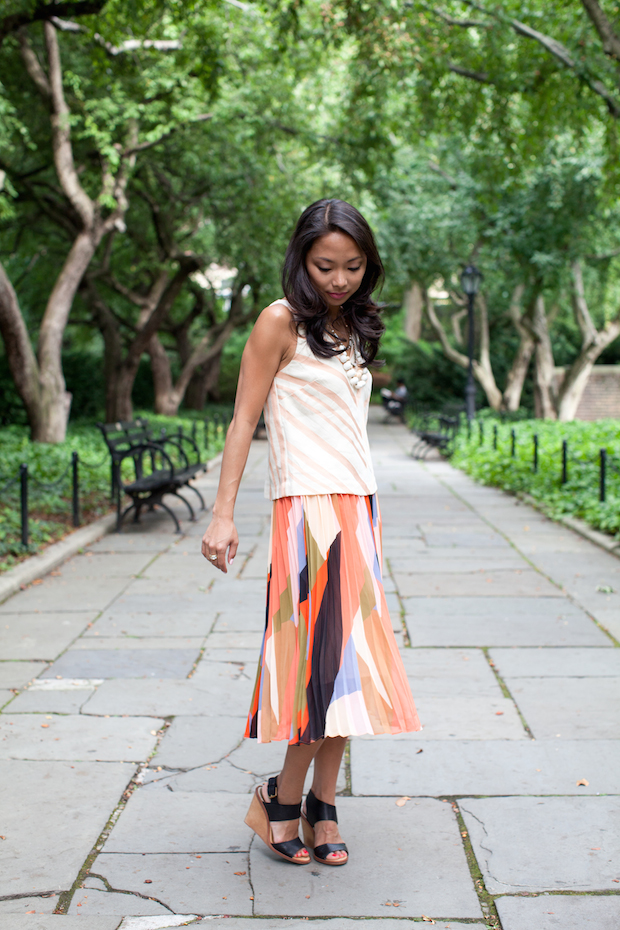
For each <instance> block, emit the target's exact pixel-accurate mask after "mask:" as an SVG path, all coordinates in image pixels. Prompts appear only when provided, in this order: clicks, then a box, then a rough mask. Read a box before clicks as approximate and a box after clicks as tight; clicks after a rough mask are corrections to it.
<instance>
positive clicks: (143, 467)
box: [97, 418, 207, 533]
mask: <svg viewBox="0 0 620 930" xmlns="http://www.w3.org/2000/svg"><path fill="white" fill-rule="evenodd" d="M97 426H98V427H99V429H100V430H101V432H102V434H103V438H104V441H105V444H106V446H107V447H108V451H109V453H110V457H111V460H112V495H113V499H115V500H116V532H117V533H118V532H120V529H121V525H122V522H123V520H124V519H125V517H126V516H127V514H128V513H130V512H131V511H132V510H133V512H134V516H133V519H134V523H138V522H139V520H140V514H141V512H142V510H143V509H144V508H147V509H148V510H153V509H154V507H155V506H156V505H158V506H160V507H162V508H163V509H164V510H165V511H166V512H167V513H169V514H170V516H171V517H172V519H173V520H174V524H175V527H176V532H177V533H180V532H181V526H180V524H179V521H178V519H177V516H176V514H175V513H174V511H172V510H171V509H170V507H168V506H167V505H166V504H165V503H164V501H163V498H164V496H165V495H166V494H172V495H173V496H174V497H178V498H179V500H182V501H183V503H184V504H185V506H186V507H187V509H188V511H189V516H190V520H195V519H196V515H195V513H194V509H193V507H192V505H191V504H190V502H189V501H188V500H187V498H185V497H183V495H181V494H179V490H180V489H181V488H184V487H186V488H189V489H190V490H191V491H193V492H194V494H196V495H197V497H198V499H199V501H200V506H201V509H202V510H204V509H205V506H206V505H205V502H204V499H203V497H202V494H201V493H200V491H199V490H198V488H195V487H194V486H193V485H191V484H190V481H191V480H192V479H193V478H195V477H196V475H199V474H200V473H201V472H204V471H206V468H207V465H206V462H201V461H200V451H199V449H198V446H197V445H196V443H195V441H194V440H193V439H192V437H191V436H188V435H186V434H185V433H183V430H182V429H179V430H178V431H177V432H176V433H170V434H168V433H167V432H166V431H165V430H163V429H162V431H161V433H160V434H159V436H154V435H153V433H152V431H151V429H150V427H149V422H148V420H146V419H144V418H140V419H137V420H131V421H121V422H118V423H98V424H97ZM128 459H129V460H130V462H131V465H132V467H131V472H132V473H131V475H128V474H127V469H126V468H125V469H123V467H122V466H123V462H125V461H126V460H128ZM127 479H129V480H127ZM125 494H126V495H127V496H128V497H129V498H131V503H130V504H129V505H128V506H127V507H126V508H125V509H124V510H123V509H122V502H123V497H124V495H125Z"/></svg>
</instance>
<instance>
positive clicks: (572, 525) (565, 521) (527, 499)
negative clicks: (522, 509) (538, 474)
mask: <svg viewBox="0 0 620 930" xmlns="http://www.w3.org/2000/svg"><path fill="white" fill-rule="evenodd" d="M517 497H518V498H519V499H520V500H522V501H523V502H524V503H526V504H529V505H530V506H531V507H533V508H534V509H535V510H538V511H539V512H540V513H543V514H544V515H545V516H546V517H549V519H550V520H553V521H554V522H555V523H561V524H562V525H563V526H566V527H568V529H569V530H573V531H574V532H575V533H579V535H580V536H583V537H584V539H587V540H588V541H589V542H591V543H594V545H595V546H598V547H599V548H600V549H605V551H606V552H609V554H610V555H615V556H616V558H618V559H620V542H619V541H618V540H617V539H614V538H613V536H608V535H607V534H606V533H601V532H600V531H599V530H595V529H593V528H592V527H591V526H588V524H587V523H586V522H585V521H584V520H579V519H578V517H552V516H551V514H549V513H547V509H546V507H545V506H544V505H543V504H541V502H540V501H537V500H536V499H535V498H534V497H531V495H529V494H523V493H521V494H518V495H517Z"/></svg>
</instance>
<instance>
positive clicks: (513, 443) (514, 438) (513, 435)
mask: <svg viewBox="0 0 620 930" xmlns="http://www.w3.org/2000/svg"><path fill="white" fill-rule="evenodd" d="M516 442H517V434H516V433H515V431H514V430H513V429H511V430H510V456H511V458H514V457H515V447H516Z"/></svg>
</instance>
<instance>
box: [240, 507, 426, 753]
mask: <svg viewBox="0 0 620 930" xmlns="http://www.w3.org/2000/svg"><path fill="white" fill-rule="evenodd" d="M381 565H382V559H381V518H380V513H379V504H378V501H377V497H376V495H371V496H369V497H360V496H358V495H355V494H318V495H312V496H308V497H302V496H300V497H282V498H279V499H277V500H275V501H274V503H273V511H272V520H271V542H270V560H269V573H268V580H267V616H266V624H265V632H264V636H263V643H262V648H261V653H260V659H259V664H258V673H257V676H256V683H255V687H254V695H253V698H252V704H251V707H250V713H249V716H248V723H247V727H246V731H245V736H247V737H250V738H254V739H256V740H258V742H261V743H269V742H271V741H272V740H288V741H289V743H291V744H292V745H296V744H298V743H312V742H314V741H315V740H318V739H322V738H323V737H325V736H353V735H355V736H361V735H364V734H371V733H372V734H376V733H400V732H403V731H413V730H420V729H421V725H420V721H419V719H418V715H417V712H416V709H415V704H414V701H413V697H412V695H411V690H410V688H409V683H408V681H407V676H406V674H405V669H404V667H403V663H402V659H401V657H400V653H399V651H398V646H397V644H396V639H395V637H394V632H393V630H392V623H391V620H390V616H389V613H388V609H387V604H386V600H385V593H384V590H383V582H382V578H381Z"/></svg>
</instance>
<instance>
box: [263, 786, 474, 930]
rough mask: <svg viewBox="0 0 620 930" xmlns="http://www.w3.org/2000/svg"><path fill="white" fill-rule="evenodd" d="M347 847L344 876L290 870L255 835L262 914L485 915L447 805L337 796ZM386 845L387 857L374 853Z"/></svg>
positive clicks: (323, 871) (322, 870) (311, 869)
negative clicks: (401, 804)
mask: <svg viewBox="0 0 620 930" xmlns="http://www.w3.org/2000/svg"><path fill="white" fill-rule="evenodd" d="M338 816H339V824H340V828H341V831H342V835H343V836H344V837H345V839H346V842H347V846H348V847H349V853H350V861H349V862H348V863H347V866H346V873H347V874H346V876H345V875H342V878H341V877H340V875H341V873H338V877H336V876H335V875H334V874H333V871H336V870H333V871H332V870H328V869H327V868H325V867H320V866H319V867H317V868H315V867H314V866H310V867H309V868H296V869H294V870H293V869H287V870H286V871H285V870H284V869H283V868H282V864H281V863H280V862H278V861H276V857H275V856H274V855H273V853H270V852H269V850H268V849H267V848H266V847H265V846H264V844H263V843H261V842H260V840H258V839H256V840H255V841H254V842H253V843H252V849H251V853H250V862H251V869H252V885H253V887H254V895H255V901H254V904H255V913H256V914H257V915H261V914H265V915H273V916H276V915H288V914H296V915H298V916H305V917H322V916H324V915H331V916H338V915H341V916H346V917H387V916H392V913H393V911H394V904H395V903H396V904H398V914H399V916H400V917H405V918H406V917H408V918H412V917H418V918H419V917H421V916H422V914H425V915H433V916H434V917H437V918H446V917H454V918H455V919H457V918H459V917H461V918H480V917H481V912H480V905H479V904H478V898H477V896H476V893H475V891H474V887H473V882H472V880H471V877H470V874H469V869H468V867H467V863H466V860H465V854H464V851H463V846H462V843H461V837H460V835H459V828H458V823H457V821H456V818H455V815H454V811H453V810H452V808H451V807H450V805H449V804H442V803H441V802H440V801H435V800H431V799H427V798H422V799H417V800H412V801H408V802H407V804H406V805H405V806H403V807H397V806H396V804H395V802H394V798H364V799H362V798H339V799H338ZM375 850H381V851H382V855H381V856H377V855H376V854H374V852H372V851H375Z"/></svg>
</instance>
